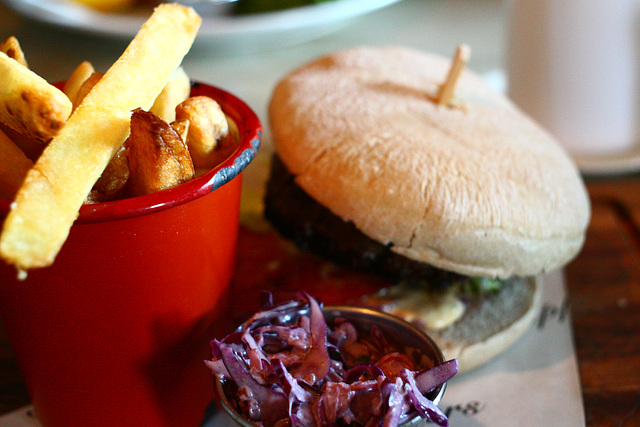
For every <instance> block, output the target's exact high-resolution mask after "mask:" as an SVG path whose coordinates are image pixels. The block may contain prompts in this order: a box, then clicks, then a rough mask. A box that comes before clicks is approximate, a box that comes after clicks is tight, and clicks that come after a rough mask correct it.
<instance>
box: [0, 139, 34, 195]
mask: <svg viewBox="0 0 640 427" xmlns="http://www.w3.org/2000/svg"><path fill="white" fill-rule="evenodd" d="M31 166H33V163H32V162H31V160H29V159H28V158H27V156H25V154H24V153H23V152H22V150H20V148H18V146H17V145H16V144H14V143H13V141H12V140H11V139H10V138H9V137H8V136H7V135H6V134H5V133H4V132H2V131H1V130H0V200H13V197H14V196H15V195H16V193H17V192H18V189H19V188H20V185H21V184H22V181H24V177H25V176H26V175H27V172H28V171H29V169H31Z"/></svg>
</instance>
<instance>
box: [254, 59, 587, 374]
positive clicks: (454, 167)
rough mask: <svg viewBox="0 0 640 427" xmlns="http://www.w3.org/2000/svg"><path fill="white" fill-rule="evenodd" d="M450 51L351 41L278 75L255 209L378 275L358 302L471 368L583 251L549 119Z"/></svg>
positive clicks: (574, 201) (296, 237)
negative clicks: (456, 70) (380, 282)
mask: <svg viewBox="0 0 640 427" xmlns="http://www.w3.org/2000/svg"><path fill="white" fill-rule="evenodd" d="M450 67H451V61H450V60H449V59H447V58H444V57H441V56H438V55H434V54H429V53H425V52H421V51H416V50H412V49H408V48H402V47H383V48H374V47H358V48H352V49H347V50H343V51H339V52H335V53H332V54H329V55H327V56H324V57H321V58H318V59H317V60H314V61H312V62H310V63H308V64H305V65H303V66H301V67H300V68H298V69H296V70H294V71H292V72H291V73H289V74H288V75H286V76H285V77H284V78H283V79H282V80H281V81H280V82H279V83H278V84H277V85H276V87H275V89H274V91H273V94H272V98H271V101H270V104H269V120H270V128H271V132H272V138H273V143H274V155H273V162H272V167H271V172H270V176H269V179H268V182H267V188H266V193H265V217H266V218H267V219H268V220H269V221H270V223H271V224H272V225H273V226H274V228H275V229H276V230H277V231H278V232H279V233H280V234H281V235H283V236H284V237H286V238H289V239H291V240H293V241H294V242H295V243H296V244H297V245H298V246H300V247H301V248H303V249H307V250H311V251H314V252H316V253H318V254H320V255H322V256H323V257H326V258H328V259H330V260H332V261H335V262H337V263H340V264H343V265H347V266H349V267H352V268H354V269H358V270H362V271H366V272H368V273H370V274H375V275H377V276H382V277H384V278H385V279H386V283H388V286H386V285H385V287H384V288H382V289H378V290H376V292H372V293H371V294H368V295H363V296H362V298H361V299H360V300H359V301H358V303H360V304H366V305H369V306H375V307H377V308H381V309H383V310H385V311H388V312H391V313H393V314H396V315H399V316H401V317H404V318H405V319H407V320H410V321H412V322H414V323H415V324H417V325H418V326H420V327H422V328H423V329H425V330H426V331H427V332H428V333H429V335H431V336H432V337H433V338H434V339H435V340H436V342H438V344H439V345H440V346H441V348H442V349H443V352H444V354H445V357H446V358H447V359H452V358H457V359H458V362H459V365H460V370H461V371H465V370H470V369H472V368H474V367H476V366H478V365H480V364H482V363H484V362H486V361H488V360H490V359H491V358H493V357H494V356H496V355H498V354H500V353H501V352H503V351H504V350H505V349H506V348H508V347H509V346H510V345H512V344H513V343H514V342H516V341H517V340H518V338H519V337H521V336H522V335H523V334H524V332H525V331H526V330H527V329H528V328H529V327H530V325H531V324H532V323H533V321H534V318H535V316H536V315H537V313H538V310H537V309H538V307H539V305H540V293H541V287H542V282H541V279H540V277H541V274H542V273H544V272H548V271H552V270H555V269H558V268H561V267H562V266H563V265H565V264H566V263H568V262H569V261H570V260H571V259H572V258H573V257H575V255H576V254H577V253H578V252H579V251H580V249H581V247H582V245H583V242H584V238H585V232H586V228H587V225H588V222H589V217H590V206H589V199H588V196H587V193H586V190H585V187H584V183H583V181H582V180H581V177H580V174H579V171H578V170H577V168H576V166H575V164H574V163H573V162H572V160H571V159H570V157H569V156H568V155H567V153H566V152H565V151H564V150H563V149H562V147H561V146H560V145H559V144H558V143H557V142H556V141H555V140H554V138H553V137H552V136H551V135H550V134H549V133H547V132H546V131H545V130H544V129H542V128H541V127H540V126H538V125H537V124H536V123H535V122H534V121H533V120H531V119H530V118H529V117H527V116H526V115H524V114H523V113H522V112H521V111H520V110H518V109H517V107H515V106H514V105H513V104H512V103H511V102H510V101H509V100H508V99H507V98H505V97H504V96H502V95H501V94H498V93H496V92H494V91H493V90H492V89H491V88H490V87H489V86H488V84H487V83H486V82H485V81H484V80H483V79H482V78H480V77H479V76H477V75H475V74H474V73H472V72H470V71H468V70H465V71H463V72H462V74H461V76H460V78H459V80H458V82H457V84H456V87H455V96H454V98H453V99H452V100H451V101H450V102H447V103H445V104H442V103H440V102H437V101H438V100H437V97H438V93H439V90H440V88H441V85H442V83H443V80H444V78H445V77H446V76H447V73H448V71H449V69H450Z"/></svg>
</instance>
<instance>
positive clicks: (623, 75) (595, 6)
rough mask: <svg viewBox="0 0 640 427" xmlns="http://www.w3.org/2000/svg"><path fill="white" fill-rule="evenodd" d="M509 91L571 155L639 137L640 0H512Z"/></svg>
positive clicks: (615, 148) (616, 150)
mask: <svg viewBox="0 0 640 427" xmlns="http://www.w3.org/2000/svg"><path fill="white" fill-rule="evenodd" d="M509 7H510V8H511V10H510V11H509V17H510V18H509V29H508V37H507V41H508V42H507V55H506V68H507V78H508V94H509V96H510V97H511V98H512V99H513V101H514V102H515V103H516V104H517V105H519V106H520V108H522V110H524V111H525V112H527V113H528V114H529V115H531V116H532V117H533V118H534V119H536V120H537V121H538V122H539V123H540V124H541V125H542V126H543V127H545V128H546V129H547V130H549V131H550V132H551V134H553V135H554V136H555V137H556V138H557V139H558V140H559V141H560V143H562V144H563V145H564V146H565V147H566V148H567V150H568V151H569V152H570V153H572V154H577V155H581V156H584V155H610V154H620V153H623V152H625V151H627V150H629V149H631V148H632V147H634V146H635V145H636V143H637V141H638V139H639V136H640V132H639V124H640V123H639V122H640V121H639V119H640V108H639V106H640V96H639V94H640V92H639V83H640V82H639V76H640V73H639V70H640V68H639V66H638V57H639V55H640V0H511V2H510V4H509Z"/></svg>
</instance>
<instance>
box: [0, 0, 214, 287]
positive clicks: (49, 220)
mask: <svg viewBox="0 0 640 427" xmlns="http://www.w3.org/2000/svg"><path fill="white" fill-rule="evenodd" d="M200 23H201V18H200V17H199V16H198V14H197V13H196V12H195V11H194V10H193V9H191V8H188V7H185V6H181V5H178V4H169V3H163V4H161V5H160V6H158V7H157V8H156V9H155V11H154V13H153V14H152V15H151V17H150V18H149V19H148V20H147V22H145V23H144V24H143V26H142V28H141V29H140V31H139V32H138V34H137V35H136V36H135V37H134V39H133V40H132V42H131V43H130V44H129V46H128V47H127V49H126V50H125V52H124V53H123V54H122V56H121V57H120V58H119V59H118V60H117V61H116V62H115V63H114V64H113V65H112V66H111V68H110V69H109V70H108V71H107V72H106V73H105V75H104V77H103V78H102V79H101V80H100V81H99V82H98V84H96V86H94V88H93V89H92V90H91V92H89V94H87V96H86V97H85V98H84V100H83V101H82V103H81V104H80V105H79V106H78V108H76V110H75V111H74V113H73V115H72V116H71V117H70V118H69V120H68V121H67V123H66V125H65V126H64V127H63V128H62V130H61V132H60V133H59V134H58V135H57V136H56V137H55V138H53V139H52V140H51V142H50V143H49V144H48V146H47V147H46V149H45V150H44V151H43V153H42V155H41V156H40V158H39V159H38V161H37V162H36V164H35V165H34V167H33V168H31V170H30V171H29V173H28V174H27V177H26V178H25V181H24V183H23V185H22V187H21V188H20V190H19V191H18V194H17V195H16V198H15V201H14V203H13V204H12V208H11V210H10V212H9V214H8V215H7V217H6V219H5V221H4V227H3V230H2V235H1V236H0V255H2V257H3V258H4V259H5V260H6V261H7V262H8V263H10V264H13V265H15V266H16V267H17V268H18V270H19V271H20V270H22V271H24V270H28V269H31V268H37V267H45V266H48V265H50V264H51V263H52V262H53V261H54V259H55V257H56V255H57V254H58V252H59V250H60V248H61V247H62V245H63V243H64V241H65V240H66V238H67V236H68V234H69V230H70V228H71V225H72V224H73V222H74V220H75V219H76V217H77V215H78V210H79V209H80V206H81V205H82V203H83V202H84V200H85V199H86V197H87V195H88V194H89V192H90V191H91V189H92V187H93V185H94V184H95V182H96V181H97V180H98V178H99V177H100V175H101V174H102V172H103V171H104V169H105V167H106V166H107V164H108V163H109V161H110V160H111V158H112V157H113V156H114V155H115V153H116V152H117V151H118V149H119V148H120V147H121V145H122V143H123V142H124V140H125V138H126V137H127V135H128V133H129V120H130V115H131V111H133V110H134V109H136V108H138V107H141V108H143V109H148V108H150V107H151V105H153V102H154V100H155V99H156V98H157V96H158V95H159V94H160V92H161V91H162V88H163V87H164V86H165V84H166V82H167V80H168V79H169V76H170V75H171V72H172V71H173V70H175V69H176V68H178V66H179V65H180V63H181V62H182V58H183V57H184V55H185V54H186V53H187V52H188V51H189V49H190V47H191V45H192V43H193V41H194V39H195V37H196V34H197V32H198V28H199V26H200ZM5 57H6V55H5ZM12 62H14V61H12ZM22 68H24V67H22ZM1 80H2V79H0V81H1ZM61 93H62V92H61ZM63 96H64V98H65V99H66V100H67V101H68V98H67V97H66V95H64V94H63ZM21 275H22V274H21Z"/></svg>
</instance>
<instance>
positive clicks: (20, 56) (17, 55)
mask: <svg viewBox="0 0 640 427" xmlns="http://www.w3.org/2000/svg"><path fill="white" fill-rule="evenodd" d="M0 52H4V53H6V54H7V56H8V57H9V58H12V59H15V60H16V61H18V63H19V64H22V65H24V66H25V67H27V68H29V64H28V63H27V58H26V57H25V56H24V52H23V51H22V48H21V47H20V42H19V41H18V39H17V38H15V37H14V36H11V37H9V38H8V39H6V40H5V41H3V42H2V43H0Z"/></svg>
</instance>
